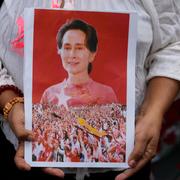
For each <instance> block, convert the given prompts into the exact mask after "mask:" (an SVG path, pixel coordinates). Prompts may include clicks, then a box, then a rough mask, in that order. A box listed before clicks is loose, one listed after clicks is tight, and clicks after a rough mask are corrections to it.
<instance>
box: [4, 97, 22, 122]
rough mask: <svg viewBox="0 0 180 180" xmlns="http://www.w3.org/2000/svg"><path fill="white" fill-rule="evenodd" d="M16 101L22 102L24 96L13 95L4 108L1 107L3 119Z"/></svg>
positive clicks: (6, 117)
mask: <svg viewBox="0 0 180 180" xmlns="http://www.w3.org/2000/svg"><path fill="white" fill-rule="evenodd" d="M17 103H24V98H23V97H17V96H16V97H13V98H12V99H11V100H10V101H8V102H7V103H6V104H5V106H4V108H3V115H4V119H5V120H7V119H8V116H9V114H10V112H11V110H12V109H13V107H14V106H15V105H16V104H17Z"/></svg>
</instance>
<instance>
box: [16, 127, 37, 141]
mask: <svg viewBox="0 0 180 180" xmlns="http://www.w3.org/2000/svg"><path fill="white" fill-rule="evenodd" d="M16 136H17V138H18V139H19V140H20V141H25V140H26V141H34V140H35V139H34V136H33V132H32V131H30V130H27V129H24V127H20V128H19V129H18V131H17V133H16Z"/></svg>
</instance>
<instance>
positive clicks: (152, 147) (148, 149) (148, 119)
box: [115, 111, 162, 180]
mask: <svg viewBox="0 0 180 180" xmlns="http://www.w3.org/2000/svg"><path fill="white" fill-rule="evenodd" d="M161 123H162V115H161V114H160V113H153V112H152V111H151V112H148V113H144V112H143V111H141V112H140V113H139V115H138V117H137V119H136V129H135V146H134V149H133V151H132V153H131V154H130V156H129V159H128V164H129V166H130V168H129V169H127V170H125V171H124V172H122V173H121V174H119V175H118V176H117V177H116V179H115V180H124V179H127V178H129V177H130V176H132V175H133V174H135V173H136V172H137V171H139V170H140V169H141V168H142V167H143V166H144V165H145V164H146V163H148V162H149V161H150V160H151V159H152V158H153V157H154V156H155V154H156V150H157V146H158V141H159V136H160V130H161Z"/></svg>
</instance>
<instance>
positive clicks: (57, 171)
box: [42, 168, 64, 178]
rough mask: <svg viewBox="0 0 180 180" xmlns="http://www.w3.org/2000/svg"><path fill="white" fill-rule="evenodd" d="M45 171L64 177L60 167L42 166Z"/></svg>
mask: <svg viewBox="0 0 180 180" xmlns="http://www.w3.org/2000/svg"><path fill="white" fill-rule="evenodd" d="M42 170H43V171H44V172H45V173H47V174H50V175H53V176H58V177H61V178H63V177H64V172H63V171H62V170H61V169H58V168H43V169H42Z"/></svg>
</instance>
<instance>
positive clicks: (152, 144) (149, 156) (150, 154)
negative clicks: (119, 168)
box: [116, 139, 158, 180]
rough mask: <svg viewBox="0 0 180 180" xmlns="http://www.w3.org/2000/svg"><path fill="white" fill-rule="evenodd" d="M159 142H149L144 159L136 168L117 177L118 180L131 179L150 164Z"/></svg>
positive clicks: (153, 140)
mask: <svg viewBox="0 0 180 180" xmlns="http://www.w3.org/2000/svg"><path fill="white" fill-rule="evenodd" d="M157 142H158V141H157V140H155V139H152V140H151V141H150V142H149V144H148V146H147V148H146V152H145V153H144V155H143V156H142V159H141V160H140V161H139V162H138V163H137V165H136V166H135V167H134V168H130V169H127V170H125V171H124V172H123V173H121V174H120V175H118V176H117V177H116V180H125V179H127V178H129V177H130V176H132V175H133V174H135V173H136V172H137V171H139V170H140V169H141V168H142V167H143V166H144V165H145V164H146V163H147V162H149V161H150V160H151V159H152V158H153V157H154V156H155V153H156V149H157V144H158V143H157Z"/></svg>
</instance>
